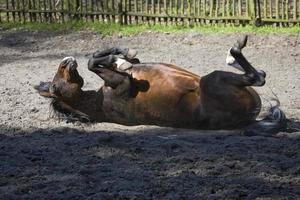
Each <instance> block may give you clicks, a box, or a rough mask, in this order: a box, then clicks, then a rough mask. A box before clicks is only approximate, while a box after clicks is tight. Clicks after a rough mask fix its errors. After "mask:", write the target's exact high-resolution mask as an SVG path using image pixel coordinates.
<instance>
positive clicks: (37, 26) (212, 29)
mask: <svg viewBox="0 0 300 200" xmlns="http://www.w3.org/2000/svg"><path fill="white" fill-rule="evenodd" d="M1 27H2V28H4V29H27V30H49V31H82V30H89V31H93V32H97V33H100V34H101V35H104V36H107V35H122V36H132V35H137V34H141V33H146V32H155V33H166V34H169V33H173V34H178V33H179V34H180V33H181V34H182V33H188V32H196V33H202V34H211V33H259V34H270V33H284V34H300V26H299V25H297V26H293V27H284V28H283V27H274V26H263V27H255V26H250V25H247V26H222V27H220V26H211V25H201V26H195V27H189V26H174V25H167V26H165V25H120V24H117V23H110V24H108V23H101V22H85V21H70V22H68V23H64V24H62V23H37V22H28V23H13V22H4V23H2V24H1Z"/></svg>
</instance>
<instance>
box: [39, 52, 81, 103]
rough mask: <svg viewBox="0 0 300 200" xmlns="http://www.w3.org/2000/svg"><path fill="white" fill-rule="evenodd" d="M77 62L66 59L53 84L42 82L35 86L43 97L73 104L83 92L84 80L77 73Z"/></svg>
mask: <svg viewBox="0 0 300 200" xmlns="http://www.w3.org/2000/svg"><path fill="white" fill-rule="evenodd" d="M77 66H78V65H77V62H76V60H75V58H73V57H66V58H64V59H63V60H62V61H61V63H60V64H59V67H58V70H57V72H56V74H55V76H54V78H53V80H52V82H41V83H40V85H38V86H35V89H37V90H38V91H39V93H40V95H41V96H44V97H50V98H54V99H59V100H62V101H66V102H71V101H73V100H74V99H76V97H78V96H79V95H80V93H81V92H82V90H81V88H82V86H83V78H82V77H81V76H80V75H79V73H78V71H77Z"/></svg>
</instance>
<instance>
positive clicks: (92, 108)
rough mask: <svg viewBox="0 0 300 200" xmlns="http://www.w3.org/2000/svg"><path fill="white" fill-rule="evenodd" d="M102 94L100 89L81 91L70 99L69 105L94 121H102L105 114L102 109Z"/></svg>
mask: <svg viewBox="0 0 300 200" xmlns="http://www.w3.org/2000/svg"><path fill="white" fill-rule="evenodd" d="M102 101H103V94H102V92H101V91H93V90H88V91H83V90H81V91H80V93H79V95H78V96H77V97H76V98H75V99H74V100H72V102H71V105H72V107H73V108H75V109H77V110H79V111H81V112H83V113H85V114H87V115H88V116H90V117H91V119H92V120H95V121H99V122H100V121H104V120H105V116H104V113H103V111H102Z"/></svg>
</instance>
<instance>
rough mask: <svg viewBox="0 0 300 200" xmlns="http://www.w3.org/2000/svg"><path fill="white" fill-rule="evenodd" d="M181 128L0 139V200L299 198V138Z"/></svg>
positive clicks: (67, 132)
mask: <svg viewBox="0 0 300 200" xmlns="http://www.w3.org/2000/svg"><path fill="white" fill-rule="evenodd" d="M5 130H6V131H9V128H5ZM181 131H184V130H180V129H179V130H177V129H176V130H175V129H174V132H172V134H171V133H168V132H166V131H165V130H164V128H159V129H153V130H151V129H149V130H143V133H138V132H136V133H134V134H124V133H121V132H104V131H103V132H102V131H96V132H86V131H81V132H80V131H78V130H77V129H70V128H56V129H49V130H47V129H45V130H43V129H40V130H37V131H34V132H31V133H26V132H23V133H22V134H21V133H20V135H19V136H5V135H2V136H1V138H0V160H1V165H0V171H1V179H0V199H255V198H258V197H260V198H262V199H263V198H269V199H281V198H288V199H297V198H298V197H300V187H299V186H300V185H299V184H300V179H299V177H300V166H299V163H300V159H299V156H300V155H299V151H298V150H299V149H300V138H284V137H281V138H274V137H273V138H270V137H269V138H265V137H258V136H255V137H243V136H238V135H228V136H226V135H224V136H218V135H216V134H210V132H207V133H205V134H199V133H196V132H190V133H187V134H182V133H181ZM21 135H22V136H21ZM297 163H298V164H297Z"/></svg>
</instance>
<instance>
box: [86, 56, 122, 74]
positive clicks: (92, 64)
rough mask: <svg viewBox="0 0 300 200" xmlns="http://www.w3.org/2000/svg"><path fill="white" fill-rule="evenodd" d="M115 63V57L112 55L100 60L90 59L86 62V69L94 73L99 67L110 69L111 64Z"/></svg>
mask: <svg viewBox="0 0 300 200" xmlns="http://www.w3.org/2000/svg"><path fill="white" fill-rule="evenodd" d="M116 61H117V57H116V56H114V55H108V56H104V57H100V58H90V59H89V62H88V69H89V70H90V71H94V70H95V68H98V67H99V65H102V66H103V67H111V66H112V65H113V63H115V62H116Z"/></svg>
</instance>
